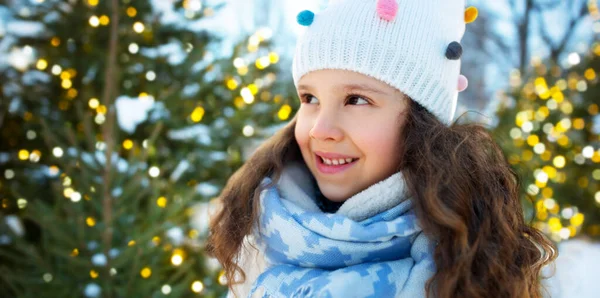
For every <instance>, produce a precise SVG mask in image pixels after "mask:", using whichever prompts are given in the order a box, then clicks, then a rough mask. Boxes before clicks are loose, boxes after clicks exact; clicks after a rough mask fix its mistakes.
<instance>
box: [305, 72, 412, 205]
mask: <svg viewBox="0 0 600 298" xmlns="http://www.w3.org/2000/svg"><path fill="white" fill-rule="evenodd" d="M297 91H298V96H299V97H300V100H301V101H302V104H301V107H300V110H299V111H298V114H297V122H296V129H295V136H296V140H297V142H298V146H299V147H300V150H301V152H302V157H303V158H304V161H305V163H306V165H307V166H308V168H309V169H310V171H311V173H312V174H313V176H314V177H315V178H316V180H317V183H318V186H319V189H320V190H321V192H322V193H323V195H324V196H325V197H326V198H328V199H329V200H331V201H336V202H341V201H344V200H346V199H348V198H350V197H351V196H353V195H354V194H357V193H358V192H360V191H362V190H364V189H366V188H367V187H369V186H371V185H372V184H375V183H376V182H379V181H381V180H384V179H385V178H387V177H389V176H390V175H392V174H394V173H395V172H396V170H397V166H398V164H399V163H400V156H399V155H400V154H399V152H400V146H401V142H400V135H401V133H402V126H403V125H404V120H405V118H406V113H407V109H408V99H407V97H405V96H404V95H403V94H402V93H401V92H400V91H398V90H397V89H396V88H394V87H391V86H389V85H387V84H386V83H384V82H382V81H379V80H377V79H375V78H372V77H369V76H366V75H362V74H359V73H356V72H352V71H346V70H332V69H324V70H318V71H312V72H309V73H308V74H306V75H304V76H303V77H302V78H301V79H300V81H299V82H298V90H297ZM323 155H325V157H327V156H328V155H329V156H330V157H331V158H329V159H330V160H331V165H328V164H326V163H327V162H329V161H325V162H323V160H322V159H321V157H319V156H323ZM350 158H351V159H352V160H351V162H350V163H347V162H348V161H350ZM339 159H344V162H346V163H345V164H343V165H339V163H340V162H339ZM336 163H337V164H338V165H336Z"/></svg>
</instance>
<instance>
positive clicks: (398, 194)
mask: <svg viewBox="0 0 600 298" xmlns="http://www.w3.org/2000/svg"><path fill="white" fill-rule="evenodd" d="M290 171H291V170H289V169H288V170H287V172H284V174H283V175H282V178H281V179H280V180H281V181H279V182H278V183H277V184H275V185H274V186H271V187H269V188H266V189H264V190H263V191H262V192H261V195H260V203H261V213H260V232H258V231H257V230H255V233H257V236H256V239H257V243H258V245H259V246H260V247H261V249H262V250H263V251H264V254H265V258H266V261H267V263H268V266H267V269H266V270H265V271H264V272H262V273H261V274H260V275H259V277H258V278H257V280H256V281H255V282H254V285H253V287H252V290H251V292H250V294H249V296H248V297H255V296H254V293H255V292H256V293H262V297H263V298H266V297H274V298H284V297H285V298H288V297H344V298H345V297H424V296H425V282H426V281H427V279H429V278H430V277H431V276H432V275H433V273H434V272H435V263H434V261H433V259H432V251H433V250H432V249H433V247H432V242H431V241H430V240H429V239H428V238H427V237H425V234H424V233H422V232H421V228H420V227H419V226H418V223H417V219H416V216H415V214H414V212H413V210H412V208H411V206H412V203H411V200H410V199H409V196H407V195H406V193H405V192H404V180H403V176H402V174H401V173H400V172H399V173H396V174H394V175H392V176H390V177H389V178H387V179H386V180H384V181H381V182H379V183H376V184H374V185H372V186H370V187H369V188H367V189H366V190H364V191H362V192H360V193H359V194H357V195H355V196H353V197H351V198H349V199H348V200H347V201H346V202H344V204H343V205H342V206H341V207H340V210H338V211H337V212H336V213H324V212H323V211H321V210H319V209H318V207H317V205H316V203H315V201H316V198H315V197H314V196H315V194H316V191H315V187H316V186H315V185H314V183H308V182H307V181H309V179H307V176H306V175H307V174H306V173H307V171H305V170H304V171H297V170H296V172H290ZM311 177H312V176H311ZM269 182H271V178H269V177H265V178H264V179H263V181H262V184H261V186H266V184H267V183H269ZM390 202H391V203H390ZM369 204H370V205H369ZM390 204H392V206H389V205H390ZM386 205H388V206H386ZM361 208H363V209H369V210H368V211H367V212H361ZM377 208H380V209H381V208H383V209H385V210H383V211H381V210H378V209H377ZM365 214H367V216H365Z"/></svg>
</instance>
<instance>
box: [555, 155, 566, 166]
mask: <svg viewBox="0 0 600 298" xmlns="http://www.w3.org/2000/svg"><path fill="white" fill-rule="evenodd" d="M566 162H567V161H566V159H565V157H564V156H562V155H558V156H556V157H554V160H552V163H553V164H554V166H555V167H557V168H559V169H562V168H564V167H565V164H566Z"/></svg>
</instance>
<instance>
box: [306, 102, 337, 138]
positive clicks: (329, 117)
mask: <svg viewBox="0 0 600 298" xmlns="http://www.w3.org/2000/svg"><path fill="white" fill-rule="evenodd" d="M309 135H310V137H311V138H312V139H315V140H319V141H328V140H330V141H340V140H341V139H342V138H343V136H344V133H343V131H342V129H341V128H340V123H339V121H338V119H337V116H336V114H335V112H327V111H325V110H324V109H323V110H321V111H320V112H319V114H318V115H317V117H316V118H315V120H314V122H313V126H312V128H311V129H310V132H309Z"/></svg>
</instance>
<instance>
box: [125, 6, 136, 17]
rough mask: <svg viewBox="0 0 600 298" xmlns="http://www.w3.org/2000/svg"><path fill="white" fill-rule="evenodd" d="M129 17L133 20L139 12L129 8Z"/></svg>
mask: <svg viewBox="0 0 600 298" xmlns="http://www.w3.org/2000/svg"><path fill="white" fill-rule="evenodd" d="M127 15H128V16H129V17H131V18H133V17H135V16H136V15H137V10H136V9H135V8H134V7H131V6H129V7H127Z"/></svg>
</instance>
